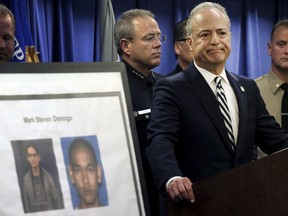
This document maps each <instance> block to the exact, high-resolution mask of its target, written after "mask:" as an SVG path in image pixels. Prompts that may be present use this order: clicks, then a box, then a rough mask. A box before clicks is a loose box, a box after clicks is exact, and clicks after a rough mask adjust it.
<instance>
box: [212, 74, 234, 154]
mask: <svg viewBox="0 0 288 216" xmlns="http://www.w3.org/2000/svg"><path fill="white" fill-rule="evenodd" d="M221 79H222V78H221V76H217V77H215V79H214V81H215V83H216V97H217V101H218V104H219V108H220V111H221V113H222V116H223V120H224V123H225V126H226V128H227V134H228V137H229V139H230V141H231V147H232V150H233V151H235V148H236V145H235V139H234V135H233V128H232V123H231V117H230V112H229V108H228V105H227V99H226V96H225V91H224V89H223V87H222V85H221Z"/></svg>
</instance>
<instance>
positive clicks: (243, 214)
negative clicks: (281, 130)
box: [167, 150, 288, 216]
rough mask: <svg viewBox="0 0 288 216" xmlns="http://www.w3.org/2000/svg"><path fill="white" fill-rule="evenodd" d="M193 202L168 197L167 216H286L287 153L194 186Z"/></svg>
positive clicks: (253, 163) (287, 200) (287, 194)
mask: <svg viewBox="0 0 288 216" xmlns="http://www.w3.org/2000/svg"><path fill="white" fill-rule="evenodd" d="M193 190H194V194H195V203H193V204H191V203H188V202H187V203H175V202H173V201H172V200H171V199H170V198H167V202H168V203H167V204H168V215H169V216H188V215H189V216H212V215H213V216H250V215H256V216H287V215H288V150H283V151H280V152H278V153H275V154H273V155H269V156H267V157H265V158H262V159H259V160H256V161H253V162H251V163H249V164H246V165H243V166H239V167H237V168H235V169H232V170H229V171H227V172H224V173H221V174H219V175H217V176H213V177H211V178H209V179H207V180H205V181H202V182H198V183H195V184H193Z"/></svg>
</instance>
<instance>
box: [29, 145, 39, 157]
mask: <svg viewBox="0 0 288 216" xmlns="http://www.w3.org/2000/svg"><path fill="white" fill-rule="evenodd" d="M28 148H33V149H34V150H35V151H36V153H37V155H39V149H38V148H37V147H36V146H35V145H34V144H29V145H28V146H27V147H26V153H27V151H28Z"/></svg>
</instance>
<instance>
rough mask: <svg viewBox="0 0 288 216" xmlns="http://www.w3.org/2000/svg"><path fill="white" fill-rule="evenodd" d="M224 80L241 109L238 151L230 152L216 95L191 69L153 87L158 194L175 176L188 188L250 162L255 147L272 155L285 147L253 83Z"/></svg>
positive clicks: (151, 131)
mask: <svg viewBox="0 0 288 216" xmlns="http://www.w3.org/2000/svg"><path fill="white" fill-rule="evenodd" d="M226 74H227V77H228V79H229V81H230V83H231V86H232V88H233V90H234V92H235V95H236V98H237V102H238V107H239V131H238V140H237V149H236V151H235V152H233V151H232V149H231V147H230V144H229V138H228V136H227V132H226V128H225V125H224V121H223V118H222V116H221V113H220V109H219V107H218V104H217V100H216V97H215V94H214V93H213V92H212V90H211V88H210V87H209V85H208V84H207V82H206V80H205V79H204V77H203V76H202V75H201V74H200V72H199V71H198V70H197V69H196V67H195V66H194V64H190V66H189V68H188V69H187V71H185V73H178V74H177V75H174V76H172V77H166V78H163V79H161V80H159V81H158V82H157V84H156V86H155V92H154V96H153V105H152V112H151V121H150V123H149V125H148V139H149V146H148V148H147V155H148V159H149V163H150V165H151V167H152V170H153V173H154V175H155V177H156V183H157V185H158V188H159V189H160V190H161V191H163V192H164V190H165V188H164V186H165V183H166V181H167V180H168V179H170V178H171V177H173V176H186V177H188V178H189V179H190V180H191V181H192V182H197V181H201V180H204V179H206V178H209V177H211V176H213V175H216V174H218V173H221V172H224V171H226V170H229V169H232V168H234V167H236V166H239V165H242V164H246V163H249V162H250V161H252V155H253V144H256V145H258V146H259V147H260V148H261V149H262V150H263V151H264V152H266V153H268V154H270V153H272V152H275V151H277V150H280V149H282V148H286V147H287V146H288V135H287V134H284V131H283V129H281V128H280V127H279V125H278V124H277V123H276V122H275V120H274V118H273V117H271V116H270V115H269V113H268V112H267V110H266V108H265V104H264V102H263V100H262V98H261V96H260V93H259V89H258V87H257V86H256V84H255V82H254V81H253V80H252V79H249V78H246V77H242V76H239V75H235V74H231V73H229V72H227V71H226Z"/></svg>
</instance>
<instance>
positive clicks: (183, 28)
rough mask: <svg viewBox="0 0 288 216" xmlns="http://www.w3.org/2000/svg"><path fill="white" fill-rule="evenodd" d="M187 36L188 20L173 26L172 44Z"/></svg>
mask: <svg viewBox="0 0 288 216" xmlns="http://www.w3.org/2000/svg"><path fill="white" fill-rule="evenodd" d="M188 36H189V32H188V18H186V19H183V20H181V21H179V22H177V23H176V24H175V26H174V35H173V40H174V43H175V42H176V41H181V40H183V39H185V38H187V37H188Z"/></svg>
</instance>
